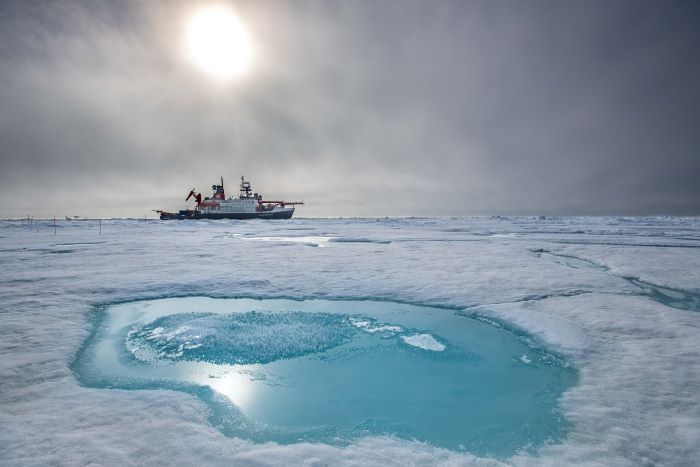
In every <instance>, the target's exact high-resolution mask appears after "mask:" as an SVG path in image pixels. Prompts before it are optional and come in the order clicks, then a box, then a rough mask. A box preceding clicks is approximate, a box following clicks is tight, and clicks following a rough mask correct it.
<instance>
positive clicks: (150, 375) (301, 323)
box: [73, 297, 576, 457]
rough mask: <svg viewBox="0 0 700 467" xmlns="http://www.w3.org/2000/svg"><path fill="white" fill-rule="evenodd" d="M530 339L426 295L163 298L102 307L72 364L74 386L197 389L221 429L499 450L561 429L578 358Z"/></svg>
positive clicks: (270, 437) (275, 436)
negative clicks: (417, 300) (415, 300)
mask: <svg viewBox="0 0 700 467" xmlns="http://www.w3.org/2000/svg"><path fill="white" fill-rule="evenodd" d="M533 342H534V341H533V340H532V339H529V338H527V336H524V335H521V334H518V333H515V332H512V331H510V330H508V329H506V328H504V327H502V326H500V325H498V324H497V323H487V322H484V321H481V320H479V319H475V318H474V317H470V316H464V315H463V314H460V313H458V312H456V311H454V310H447V309H442V308H433V307H426V306H415V305H407V304H401V303H393V302H384V301H332V300H306V301H294V300H254V299H212V298H199V297H196V298H172V299H161V300H153V301H141V302H131V303H123V304H117V305H112V306H109V307H106V308H105V309H104V310H102V311H101V312H100V316H99V318H98V320H97V323H96V327H95V331H94V333H93V335H92V336H91V337H90V338H89V339H88V340H87V341H86V343H85V345H84V346H83V348H82V349H81V350H80V352H79V353H78V355H77V357H76V359H75V361H74V363H73V369H74V371H75V373H76V375H77V377H78V379H79V380H80V382H81V383H82V384H84V385H86V386H91V387H99V388H121V389H145V388H166V389H174V390H182V391H186V392H189V393H192V394H195V395H197V396H198V397H200V398H201V399H202V400H203V401H204V402H206V403H207V405H208V406H209V408H210V420H211V422H212V424H214V425H215V426H217V427H218V428H219V429H221V430H222V431H223V432H224V433H225V434H227V435H229V436H238V437H242V438H246V439H251V440H254V441H260V442H262V441H276V442H281V443H293V442H297V441H300V440H303V441H318V442H325V443H331V444H334V445H344V444H347V443H349V442H352V441H353V440H355V439H357V438H360V437H363V436H375V435H389V436H395V437H398V438H402V439H406V440H417V441H422V442H427V443H431V444H433V445H436V446H439V447H445V448H448V449H453V450H466V451H470V452H473V453H475V454H480V455H485V454H489V455H494V456H497V457H505V456H507V455H510V454H513V453H515V452H517V451H518V450H520V449H530V450H531V449H535V448H537V447H538V446H541V445H542V444H544V443H548V442H555V441H557V440H559V439H561V438H562V437H563V436H565V434H566V428H567V424H566V421H565V420H564V419H563V417H562V416H561V414H560V413H559V410H558V404H557V402H558V398H559V397H560V396H561V394H562V393H563V392H564V391H565V390H566V389H567V388H568V387H570V386H571V385H572V384H574V383H575V381H576V372H575V371H574V370H573V369H572V368H570V367H569V366H568V365H567V364H566V362H565V361H564V360H563V359H562V358H561V357H559V356H557V355H555V354H553V353H551V352H548V351H547V350H545V349H543V348H542V347H538V346H537V345H536V344H534V343H533Z"/></svg>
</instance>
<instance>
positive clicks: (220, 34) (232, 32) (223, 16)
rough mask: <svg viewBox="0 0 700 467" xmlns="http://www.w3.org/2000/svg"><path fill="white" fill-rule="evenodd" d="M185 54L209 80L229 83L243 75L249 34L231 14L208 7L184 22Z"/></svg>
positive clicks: (248, 57) (247, 64)
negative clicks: (210, 78)
mask: <svg viewBox="0 0 700 467" xmlns="http://www.w3.org/2000/svg"><path fill="white" fill-rule="evenodd" d="M185 53H186V56H187V58H188V59H189V61H190V62H191V63H193V64H194V65H195V66H197V68H199V69H200V70H202V71H203V72H204V73H206V74H207V75H209V76H210V77H212V78H214V79H216V80H220V81H228V80H231V79H235V78H240V77H241V76H243V75H245V74H246V72H247V71H248V70H249V68H250V63H251V59H252V55H253V50H252V46H251V42H250V36H249V34H248V30H247V29H246V28H245V25H244V24H243V22H242V21H241V19H240V18H239V17H238V16H237V15H236V13H235V12H234V11H233V10H231V9H230V8H228V7H226V6H208V7H204V8H201V9H199V10H197V11H196V12H194V13H193V14H192V15H191V16H190V17H189V19H188V20H187V25H186V30H185Z"/></svg>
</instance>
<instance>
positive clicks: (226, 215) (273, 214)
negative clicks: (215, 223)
mask: <svg viewBox="0 0 700 467" xmlns="http://www.w3.org/2000/svg"><path fill="white" fill-rule="evenodd" d="M292 215H294V209H285V210H284V211H263V212H217V213H214V212H201V211H189V212H185V213H182V212H180V213H168V212H164V213H161V215H160V218H161V219H163V220H170V219H174V220H184V219H195V220H196V219H236V220H245V219H291V218H292Z"/></svg>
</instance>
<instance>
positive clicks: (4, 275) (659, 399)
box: [0, 217, 700, 465]
mask: <svg viewBox="0 0 700 467" xmlns="http://www.w3.org/2000/svg"><path fill="white" fill-rule="evenodd" d="M302 235H303V237H305V239H304V240H303V241H302V240H300V241H287V240H288V239H289V238H292V237H300V236H302ZM258 237H259V238H267V239H270V238H276V239H284V240H283V241H264V240H261V241H248V239H249V238H258ZM324 239H328V241H325V240H324ZM331 240H332V241H331ZM309 243H314V244H318V245H320V244H323V246H324V248H308V245H309ZM0 255H1V256H0V259H1V261H2V269H1V270H0V303H2V305H0V313H1V317H0V357H2V358H0V464H3V465H25V464H44V463H62V464H87V463H101V464H134V463H138V464H153V463H165V462H171V463H182V464H204V463H208V464H226V465H231V464H253V463H255V464H265V465H267V464H273V465H281V464H283V465H288V464H301V463H315V464H343V463H346V464H354V465H357V464H384V465H406V464H436V463H441V464H450V465H453V464H489V465H493V464H498V463H506V464H516V465H534V464H537V465H547V464H549V465H562V464H588V465H590V464H601V465H644V464H658V465H693V464H695V463H697V460H698V459H700V389H698V388H700V344H699V343H700V321H699V320H700V313H699V312H698V311H699V310H698V306H697V303H698V296H699V294H700V220H698V219H696V218H553V219H547V220H546V221H539V220H536V219H532V218H484V217H482V218H459V219H294V220H291V221H284V222H276V221H268V222H259V221H247V222H231V221H199V222H191V221H181V222H161V221H152V222H142V221H141V222H139V221H127V220H115V221H103V222H102V235H101V236H100V235H98V225H97V223H95V222H90V221H74V222H59V226H58V234H57V235H56V236H54V235H53V225H52V222H50V221H45V222H35V223H34V224H33V225H27V224H26V223H23V222H22V221H3V222H1V223H0ZM566 258H570V260H568V262H567V260H566ZM198 296H206V297H214V298H231V297H250V298H275V297H276V298H280V299H282V298H285V299H295V300H302V299H303V300H307V301H309V300H310V299H327V300H372V301H393V302H401V303H409V304H417V305H430V306H436V307H444V309H445V310H461V311H460V313H462V314H464V316H466V317H474V318H478V319H481V320H484V321H486V322H488V321H492V322H494V323H497V324H498V325H505V326H506V327H508V328H510V329H513V330H515V331H516V332H521V333H522V338H523V339H532V340H533V342H536V343H537V345H545V346H547V347H548V348H549V349H551V350H552V351H556V352H558V353H560V354H561V355H563V356H564V357H565V358H566V359H567V361H568V362H570V364H571V365H572V366H573V368H575V369H576V371H577V372H578V379H577V382H576V384H575V385H573V386H571V387H570V388H569V389H568V390H566V391H565V392H564V393H563V395H562V396H561V398H560V401H559V408H560V410H561V412H562V414H563V416H564V417H565V419H566V420H567V422H568V424H569V427H568V431H567V433H566V436H565V437H564V438H562V439H557V440H553V442H551V443H545V444H544V445H541V446H539V447H537V448H536V449H534V450H533V449H523V450H522V451H521V452H518V453H515V454H510V455H508V456H507V457H505V458H503V457H501V456H496V458H492V457H490V456H489V454H488V453H479V455H478V456H477V455H476V454H475V453H473V452H469V451H468V449H466V450H461V449H460V450H455V451H452V450H449V449H444V448H439V447H435V446H432V445H430V444H427V443H422V442H416V441H411V440H405V439H401V438H397V437H390V436H368V437H363V438H359V439H357V440H354V441H352V442H351V443H350V444H348V445H334V444H332V443H323V442H308V441H303V442H299V443H276V442H254V441H247V440H243V439H239V438H236V437H227V436H226V435H225V434H223V433H222V431H220V430H219V429H217V428H216V427H214V426H213V425H212V424H211V422H210V416H209V409H208V407H207V405H206V404H205V403H204V402H202V400H201V399H200V398H198V397H195V396H193V395H192V394H190V393H187V392H183V391H171V390H164V389H159V390H149V389H145V390H139V391H133V390H123V389H113V390H110V389H102V388H93V387H87V386H83V385H81V384H80V383H79V381H78V379H77V377H76V374H74V373H73V371H72V365H73V363H74V361H75V358H76V355H77V354H78V352H79V350H80V349H81V346H82V345H83V343H84V342H85V340H86V339H87V338H88V336H89V335H90V334H91V333H92V331H93V329H94V326H95V323H96V322H97V321H98V318H99V317H100V316H102V314H103V313H104V310H105V306H106V305H110V304H115V303H125V302H132V301H134V300H157V299H161V298H168V297H198ZM311 301H312V300H311ZM190 311H196V310H187V309H183V310H182V312H183V313H187V312H190ZM171 324H172V323H171ZM183 325H184V324H183ZM382 326H398V327H401V326H399V325H398V324H397V323H395V322H389V321H387V322H384V321H383V320H378V321H376V322H371V323H370V324H367V325H366V326H365V327H366V328H367V330H368V332H367V335H368V336H370V335H376V336H380V335H384V336H389V337H390V336H391V335H392V333H397V332H402V331H404V329H402V330H401V331H399V330H398V329H397V330H392V329H383V330H381V331H379V330H378V331H376V334H372V333H371V332H369V329H370V328H371V329H374V328H378V327H382ZM352 327H353V328H355V329H358V331H359V332H361V331H362V329H360V327H357V325H354V326H352ZM156 329H157V328H153V329H150V330H149V331H148V332H150V333H151V334H149V335H145V334H144V336H142V337H143V339H141V340H140V341H139V344H141V343H143V344H144V345H145V346H146V348H147V347H148V345H149V344H148V342H153V341H154V340H160V341H161V342H163V345H165V344H164V343H165V342H167V337H166V338H163V337H162V336H163V335H164V334H165V333H168V332H171V333H172V332H175V331H177V330H178V329H179V328H178V327H175V328H173V329H171V330H170V331H169V330H168V329H167V328H166V327H164V326H163V330H162V331H159V332H157V331H156ZM417 329H418V331H419V332H415V333H414V334H423V333H424V332H422V331H421V329H420V328H417ZM188 332H189V331H188V330H187V329H182V330H181V331H180V332H178V333H175V334H172V338H171V341H170V342H173V345H172V348H170V347H167V349H166V350H168V351H170V353H171V354H172V357H169V358H177V357H176V355H177V353H178V352H180V351H182V352H183V355H184V352H186V351H188V350H189V351H196V350H198V349H186V346H191V345H196V342H195V340H194V336H192V335H188ZM150 336H156V337H155V338H154V339H153V340H150V339H148V337H150ZM168 337H171V336H168ZM439 337H440V336H439ZM380 338H381V337H380ZM392 338H394V337H392ZM187 339H189V340H187ZM187 342H190V344H187ZM438 342H440V341H438ZM301 344H303V343H301ZM447 344H448V346H447V349H446V351H445V353H447V352H448V350H449V342H447ZM180 345H182V350H180ZM164 349H165V347H164ZM135 351H136V352H138V351H139V350H135ZM416 351H421V350H420V349H418V350H416ZM431 353H432V354H434V355H438V354H440V353H439V352H431ZM524 355H525V357H526V359H527V360H530V361H531V363H530V364H528V365H525V364H524V363H526V362H525V359H522V358H521V357H522V356H523V352H520V353H519V354H517V355H514V356H513V365H516V366H518V367H522V368H525V369H527V368H529V367H531V366H535V367H536V366H537V361H536V360H534V359H533V356H532V355H531V353H529V352H528V353H526V354H524ZM164 358H168V357H165V356H164ZM254 377H255V376H254V375H249V376H246V377H245V379H246V380H248V381H250V380H251V378H253V379H254ZM211 379H212V380H217V381H219V380H218V379H217V378H211ZM212 384H218V383H216V382H214V383H212ZM465 446H466V447H468V444H465Z"/></svg>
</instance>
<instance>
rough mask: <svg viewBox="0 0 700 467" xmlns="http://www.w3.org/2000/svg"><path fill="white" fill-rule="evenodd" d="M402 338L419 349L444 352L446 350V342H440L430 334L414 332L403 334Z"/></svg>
mask: <svg viewBox="0 0 700 467" xmlns="http://www.w3.org/2000/svg"><path fill="white" fill-rule="evenodd" d="M401 339H403V341H404V342H405V343H407V344H408V345H412V346H413V347H418V348H419V349H424V350H431V351H433V352H442V351H443V350H445V344H441V343H440V342H438V341H437V340H436V339H435V338H434V337H433V336H431V335H430V334H414V335H412V336H402V337H401Z"/></svg>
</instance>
